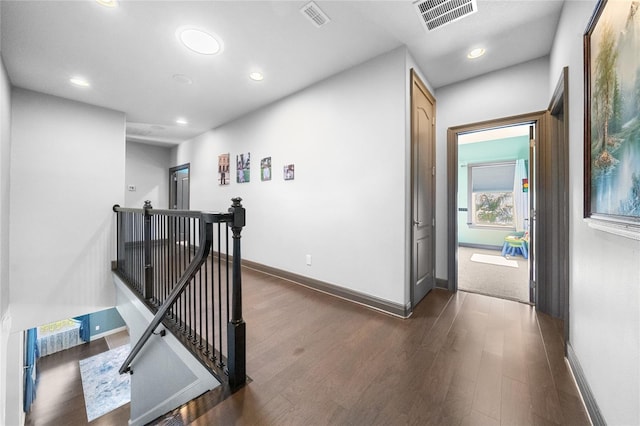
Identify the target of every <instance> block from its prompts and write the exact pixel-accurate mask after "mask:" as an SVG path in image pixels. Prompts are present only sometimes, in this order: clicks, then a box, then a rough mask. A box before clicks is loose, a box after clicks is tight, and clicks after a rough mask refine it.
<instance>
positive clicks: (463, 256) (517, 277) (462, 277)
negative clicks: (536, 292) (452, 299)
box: [458, 247, 529, 303]
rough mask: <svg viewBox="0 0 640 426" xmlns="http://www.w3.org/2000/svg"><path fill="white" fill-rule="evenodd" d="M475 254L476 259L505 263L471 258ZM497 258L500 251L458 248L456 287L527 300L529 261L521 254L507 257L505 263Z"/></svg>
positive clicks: (522, 300)
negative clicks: (482, 260) (483, 260)
mask: <svg viewBox="0 0 640 426" xmlns="http://www.w3.org/2000/svg"><path fill="white" fill-rule="evenodd" d="M474 254H475V255H476V256H475V258H474V259H476V260H477V259H485V260H490V259H491V258H494V259H495V260H497V261H498V262H497V263H504V265H495V264H491V263H485V262H477V261H472V260H471V258H472V257H473V255H474ZM478 255H480V256H478ZM487 256H489V257H487ZM498 257H500V251H499V250H484V249H477V248H470V247H458V289H460V290H465V291H472V292H474V293H482V294H487V295H490V296H496V297H502V298H505V299H511V300H518V301H520V302H527V303H528V302H529V261H528V260H527V259H524V258H523V257H522V256H509V258H508V260H509V261H510V262H504V260H501V259H504V258H501V259H500V258H498ZM513 262H516V263H517V267H514V266H515V265H514V264H513Z"/></svg>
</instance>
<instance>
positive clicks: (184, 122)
mask: <svg viewBox="0 0 640 426" xmlns="http://www.w3.org/2000/svg"><path fill="white" fill-rule="evenodd" d="M176 124H178V125H180V126H186V125H187V124H189V122H188V121H187V120H186V118H178V119H177V120H176Z"/></svg>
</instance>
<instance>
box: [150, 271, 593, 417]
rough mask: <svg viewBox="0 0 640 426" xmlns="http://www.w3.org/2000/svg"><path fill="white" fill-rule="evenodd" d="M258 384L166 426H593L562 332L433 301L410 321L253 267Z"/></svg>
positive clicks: (247, 275)
mask: <svg viewBox="0 0 640 426" xmlns="http://www.w3.org/2000/svg"><path fill="white" fill-rule="evenodd" d="M243 286H244V306H245V310H244V313H245V315H244V318H245V320H246V322H247V333H248V336H247V352H248V360H247V372H248V375H249V376H250V377H251V382H250V383H249V384H248V385H247V386H246V387H244V388H243V389H242V390H240V391H239V392H237V393H236V394H234V395H233V396H232V397H231V398H229V399H227V400H225V401H223V402H222V403H220V404H218V405H215V406H214V404H215V402H214V399H215V397H211V396H209V395H206V394H205V395H204V396H202V397H200V398H199V399H198V400H196V401H193V402H191V403H190V404H188V405H187V406H185V407H183V408H181V409H178V410H176V411H175V412H174V413H171V414H169V415H167V416H165V417H164V418H163V419H159V420H158V421H157V422H156V424H191V425H210V424H246V425H254V424H262V425H276V424H314V425H316V424H338V425H345V424H352V425H371V424H380V425H382V424H385V425H391V424H393V425H397V424H437V425H443V424H447V425H480V424H487V425H499V424H502V425H514V424H524V425H527V424H530V425H533V424H544V425H587V424H589V420H588V417H587V414H586V411H585V409H584V407H583V405H582V402H581V400H580V397H579V395H578V391H577V387H576V385H575V383H574V381H573V378H572V376H571V373H570V371H569V369H568V367H567V364H566V363H565V360H564V356H563V345H562V340H561V332H562V331H561V330H562V327H561V323H559V322H558V321H556V320H554V319H552V318H550V317H549V316H547V315H544V314H539V313H536V312H535V310H534V308H533V307H531V306H529V305H526V304H521V303H517V302H513V301H508V300H502V299H496V298H491V297H487V296H482V295H478V294H473V293H465V292H459V293H458V294H457V295H451V294H450V293H448V292H446V291H444V290H440V289H437V290H434V291H432V292H431V293H430V294H429V295H428V296H427V297H426V298H425V300H424V301H423V302H422V303H421V304H420V305H419V306H418V308H417V309H416V311H415V312H414V314H413V316H412V317H411V318H410V319H407V320H402V319H398V318H394V317H391V316H388V315H385V314H382V313H378V312H375V311H372V310H370V309H367V308H364V307H361V306H358V305H356V304H353V303H349V302H346V301H343V300H341V299H337V298H335V297H332V296H328V295H325V294H322V293H319V292H316V291H312V290H309V289H307V288H305V287H302V286H299V285H296V284H292V283H290V282H288V281H284V280H281V279H278V278H275V277H272V276H268V275H265V274H262V273H259V272H255V271H251V270H247V269H244V276H243Z"/></svg>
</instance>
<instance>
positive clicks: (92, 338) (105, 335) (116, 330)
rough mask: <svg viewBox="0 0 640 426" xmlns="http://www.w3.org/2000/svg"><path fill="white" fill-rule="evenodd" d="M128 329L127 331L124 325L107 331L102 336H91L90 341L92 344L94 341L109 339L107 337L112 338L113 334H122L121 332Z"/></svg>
mask: <svg viewBox="0 0 640 426" xmlns="http://www.w3.org/2000/svg"><path fill="white" fill-rule="evenodd" d="M126 329H127V326H126V325H123V326H122V327H118V328H114V329H112V330H109V331H105V332H104V333H100V334H96V335H94V336H91V338H90V339H89V340H90V341H91V342H93V341H94V340H98V339H102V338H103V337H107V336H110V335H112V334H116V333H120V332H121V331H125V330H126Z"/></svg>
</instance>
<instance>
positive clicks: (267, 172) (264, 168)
mask: <svg viewBox="0 0 640 426" xmlns="http://www.w3.org/2000/svg"><path fill="white" fill-rule="evenodd" d="M260 179H261V180H262V181H263V182H264V181H266V180H271V157H266V158H263V159H262V160H260Z"/></svg>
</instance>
